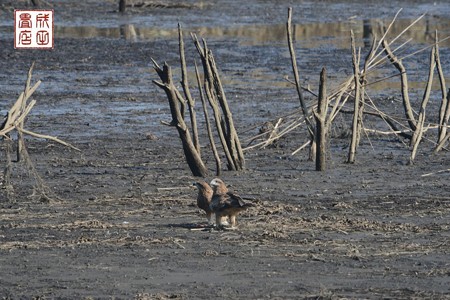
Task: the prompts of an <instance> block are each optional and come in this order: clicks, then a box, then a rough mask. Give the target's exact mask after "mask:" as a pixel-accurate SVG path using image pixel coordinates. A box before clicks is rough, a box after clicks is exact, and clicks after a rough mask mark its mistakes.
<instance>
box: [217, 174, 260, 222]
mask: <svg viewBox="0 0 450 300" xmlns="http://www.w3.org/2000/svg"><path fill="white" fill-rule="evenodd" d="M210 185H211V187H212V189H213V191H214V194H213V196H212V199H211V204H210V207H211V210H212V212H214V213H215V214H216V226H217V227H218V228H223V223H222V218H223V217H226V216H228V217H229V218H230V222H231V228H232V229H234V228H236V216H237V215H238V214H239V213H240V212H241V211H243V210H246V209H247V208H249V207H251V206H254V205H253V203H245V202H244V200H243V199H242V198H241V197H240V196H239V195H236V194H233V193H231V192H229V191H228V188H227V186H226V185H225V183H224V182H223V181H222V180H221V179H219V178H214V179H213V180H212V181H211V183H210Z"/></svg>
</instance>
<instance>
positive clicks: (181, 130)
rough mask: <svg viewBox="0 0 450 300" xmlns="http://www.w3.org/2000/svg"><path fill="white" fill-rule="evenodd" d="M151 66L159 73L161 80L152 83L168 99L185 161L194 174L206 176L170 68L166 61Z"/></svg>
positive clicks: (172, 122)
mask: <svg viewBox="0 0 450 300" xmlns="http://www.w3.org/2000/svg"><path fill="white" fill-rule="evenodd" d="M153 67H154V69H155V71H156V73H157V74H158V75H159V78H160V79H161V81H160V82H159V81H156V80H154V81H153V83H154V84H156V85H157V86H158V87H160V88H161V89H163V90H164V91H165V92H166V95H167V99H168V101H169V106H170V112H171V115H172V121H171V122H170V125H171V126H174V127H175V128H176V129H177V131H178V135H179V137H180V139H181V143H182V146H183V151H184V155H185V157H186V162H187V163H188V165H189V168H190V169H191V172H192V174H193V175H194V176H199V177H206V175H207V173H208V170H207V168H206V166H205V165H204V164H203V161H202V159H201V157H200V153H198V151H197V149H196V148H195V146H194V143H193V142H192V138H191V134H190V132H189V130H188V127H187V126H186V123H185V122H184V116H183V107H182V106H181V105H180V100H179V96H178V94H179V93H178V91H177V89H176V87H175V85H174V83H173V78H172V70H171V68H170V66H169V65H168V64H167V63H164V66H163V68H160V67H159V66H158V64H157V63H156V62H155V61H154V60H153Z"/></svg>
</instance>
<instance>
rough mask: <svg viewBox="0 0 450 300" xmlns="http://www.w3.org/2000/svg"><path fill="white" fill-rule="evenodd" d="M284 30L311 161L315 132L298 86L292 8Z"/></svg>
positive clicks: (289, 10)
mask: <svg viewBox="0 0 450 300" xmlns="http://www.w3.org/2000/svg"><path fill="white" fill-rule="evenodd" d="M286 29H287V39H288V47H289V53H290V56H291V63H292V71H293V73H294V79H295V87H296V89H297V94H298V98H299V100H300V106H301V109H302V112H303V116H304V117H305V120H306V124H307V128H308V132H309V135H310V139H311V141H312V143H310V159H312V158H313V157H315V155H314V152H315V151H314V149H315V137H314V132H315V130H314V125H313V124H312V123H311V119H310V117H311V115H310V112H309V110H308V107H307V105H306V102H305V100H304V98H303V91H302V86H301V84H300V76H299V72H298V67H297V57H296V54H295V49H294V42H293V40H294V35H293V33H292V7H289V8H288V20H287V23H286Z"/></svg>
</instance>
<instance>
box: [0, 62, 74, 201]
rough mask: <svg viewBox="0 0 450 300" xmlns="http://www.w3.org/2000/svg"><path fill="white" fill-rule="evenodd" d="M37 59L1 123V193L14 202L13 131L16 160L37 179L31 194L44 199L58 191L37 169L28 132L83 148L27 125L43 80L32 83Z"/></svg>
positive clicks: (65, 144) (51, 196)
mask: <svg viewBox="0 0 450 300" xmlns="http://www.w3.org/2000/svg"><path fill="white" fill-rule="evenodd" d="M33 67H34V63H33V64H32V65H31V67H30V69H29V71H28V76H27V81H26V84H25V88H24V91H23V92H22V93H21V94H20V95H19V97H18V98H17V100H16V102H15V103H14V105H13V106H12V107H11V109H10V110H9V111H8V113H7V115H6V117H5V119H4V121H3V123H2V124H1V126H0V137H1V141H2V142H3V143H4V144H5V148H4V149H5V169H4V172H3V182H2V189H1V190H2V193H3V192H4V193H5V194H6V198H7V199H8V200H9V201H11V202H14V201H15V200H16V195H15V193H14V186H13V182H12V179H11V175H12V163H13V161H12V158H11V154H12V149H13V145H12V144H13V142H14V141H13V138H12V133H14V132H16V136H17V139H16V143H17V161H16V162H18V163H23V164H24V165H25V167H26V169H27V171H28V174H29V176H31V177H33V179H34V181H35V185H34V189H33V194H32V195H31V196H32V197H37V198H39V199H40V200H42V201H50V200H53V199H57V197H56V196H55V195H53V193H52V192H51V190H50V189H49V188H48V187H47V186H46V185H45V183H44V180H43V179H42V178H41V176H40V175H39V173H38V172H37V170H36V168H35V166H34V163H33V161H32V160H31V157H30V155H29V154H28V151H27V147H26V145H25V139H24V136H25V135H29V136H33V137H37V138H41V139H47V140H51V141H54V142H57V143H59V144H62V145H64V146H67V147H70V148H72V149H75V150H77V151H80V150H79V149H78V148H76V147H74V146H72V145H70V144H68V143H66V142H64V141H62V140H60V139H58V138H56V137H53V136H49V135H43V134H38V133H35V132H33V131H30V130H27V129H25V128H24V126H25V120H26V118H27V116H28V114H29V113H30V111H31V109H32V108H33V107H34V105H35V104H36V100H31V101H30V102H28V100H29V99H30V98H31V96H32V95H33V93H34V92H35V91H36V89H37V88H38V87H39V85H40V84H41V81H38V82H36V83H35V84H34V85H33V86H31V77H32V72H33Z"/></svg>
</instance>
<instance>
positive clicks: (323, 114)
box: [315, 68, 329, 171]
mask: <svg viewBox="0 0 450 300" xmlns="http://www.w3.org/2000/svg"><path fill="white" fill-rule="evenodd" d="M318 102H319V103H318V106H317V113H316V114H315V118H316V128H317V133H316V135H315V136H316V138H317V143H316V145H317V149H316V171H325V169H326V163H327V151H328V150H327V144H328V129H329V128H328V127H329V126H328V124H327V110H328V98H327V89H326V70H325V68H323V69H322V72H321V73H320V85H319V99H318Z"/></svg>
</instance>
